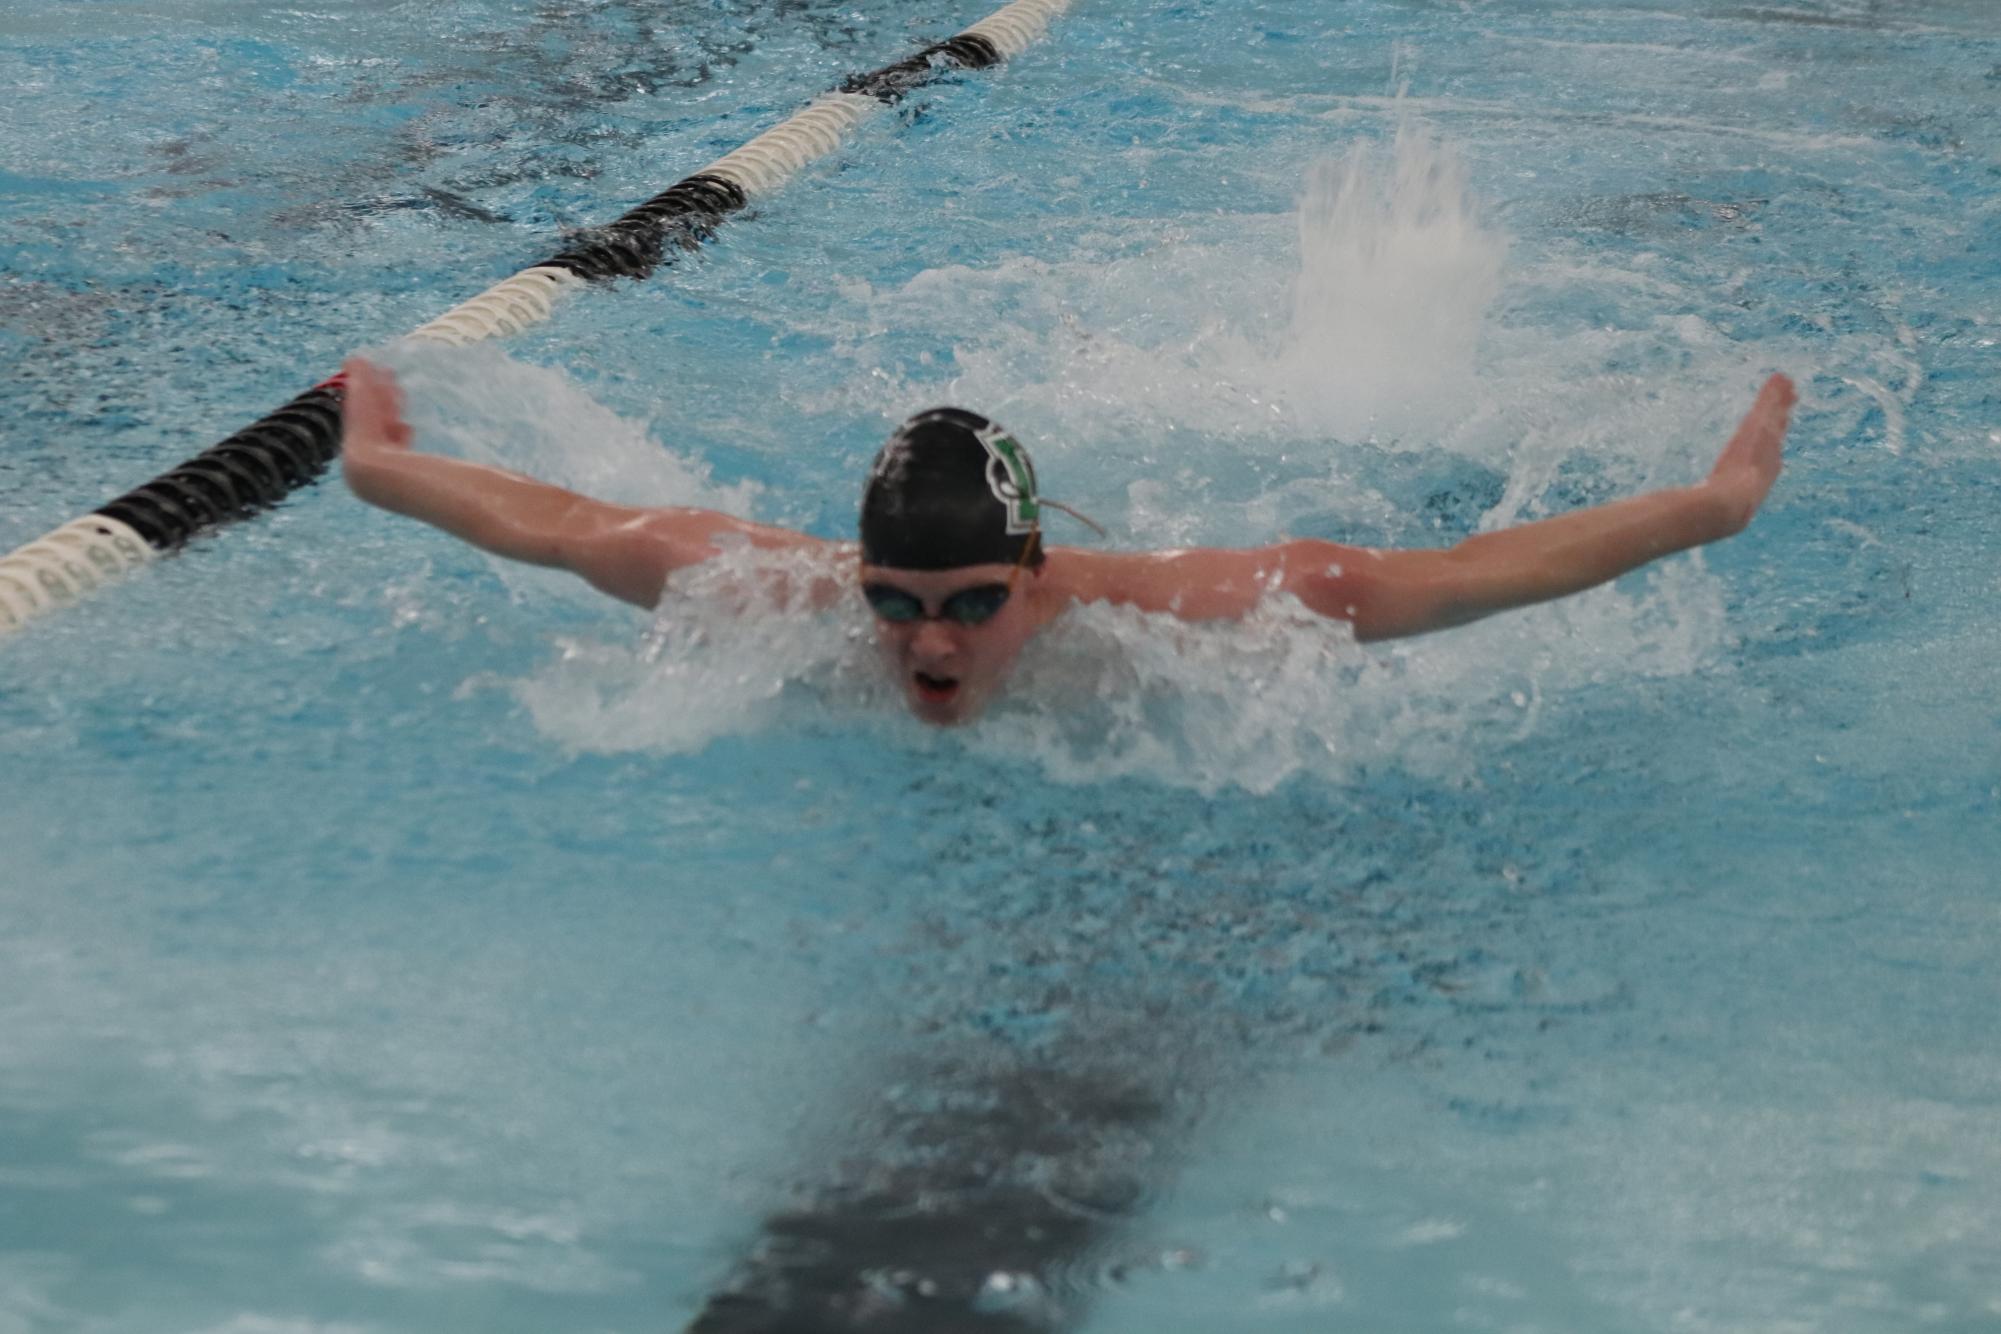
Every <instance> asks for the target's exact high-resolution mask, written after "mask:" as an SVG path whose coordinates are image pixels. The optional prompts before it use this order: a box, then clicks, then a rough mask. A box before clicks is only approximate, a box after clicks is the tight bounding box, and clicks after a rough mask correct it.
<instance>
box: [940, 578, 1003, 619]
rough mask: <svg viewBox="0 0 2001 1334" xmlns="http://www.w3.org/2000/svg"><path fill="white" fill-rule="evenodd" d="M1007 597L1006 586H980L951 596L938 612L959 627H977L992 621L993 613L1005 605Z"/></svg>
mask: <svg viewBox="0 0 2001 1334" xmlns="http://www.w3.org/2000/svg"><path fill="white" fill-rule="evenodd" d="M1007 596H1008V589H1007V585H1006V584H981V585H980V586H979V587H978V588H968V589H965V590H963V591H961V592H958V593H954V594H952V596H951V597H948V598H946V599H945V603H944V605H943V606H941V607H939V608H938V612H939V614H940V615H942V616H944V617H945V618H946V619H947V620H952V621H957V622H958V623H959V624H960V625H978V624H979V623H980V622H982V621H990V620H992V619H993V617H994V613H995V612H997V611H999V610H1000V609H1001V608H1002V607H1005V606H1006V605H1007Z"/></svg>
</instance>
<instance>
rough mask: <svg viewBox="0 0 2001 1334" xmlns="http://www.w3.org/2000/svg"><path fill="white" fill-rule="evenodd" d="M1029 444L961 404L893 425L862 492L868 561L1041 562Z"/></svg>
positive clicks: (929, 564)
mask: <svg viewBox="0 0 2001 1334" xmlns="http://www.w3.org/2000/svg"><path fill="white" fill-rule="evenodd" d="M1041 517H1042V514H1041V505H1040V503H1039V500H1038V498H1037V496H1036V491H1035V468H1034V466H1033V465H1032V464H1030V463H1029V461H1028V451H1027V450H1025V449H1023V448H1022V447H1021V445H1020V443H1019V442H1018V441H1016V440H1015V438H1014V437H1013V436H1011V435H1009V434H1008V433H1007V432H1006V431H1004V430H1002V429H1001V428H1000V427H998V426H996V425H995V424H994V423H992V422H990V421H988V420H987V419H986V418H985V417H982V416H980V414H979V413H977V412H967V411H965V410H964V409H963V408H933V409H931V410H930V411H929V412H920V413H918V414H917V415H916V416H915V417H912V418H911V419H910V420H909V421H907V422H905V423H903V425H901V426H899V427H897V428H896V434H895V435H892V436H891V437H890V438H889V443H888V444H886V445H884V446H883V447H882V452H881V453H879V454H877V455H876V456H875V466H874V467H872V468H871V469H869V477H868V486H867V488H866V489H865V490H863V492H862V524H861V527H862V559H863V560H864V561H866V562H867V563H868V564H870V565H885V566H889V567H890V568H892V569H900V570H951V569H957V568H958V567H960V566H962V565H1014V564H1017V563H1026V564H1029V565H1039V564H1041V562H1042V543H1041V540H1040V532H1039V529H1040V524H1041Z"/></svg>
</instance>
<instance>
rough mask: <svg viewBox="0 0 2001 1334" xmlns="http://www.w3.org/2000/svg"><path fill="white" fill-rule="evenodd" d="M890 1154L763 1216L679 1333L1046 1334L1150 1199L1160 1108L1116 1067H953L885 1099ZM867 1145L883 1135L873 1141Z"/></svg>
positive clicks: (1167, 1109)
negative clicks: (747, 1246)
mask: <svg viewBox="0 0 2001 1334" xmlns="http://www.w3.org/2000/svg"><path fill="white" fill-rule="evenodd" d="M884 1103H885V1106H884V1108H883V1109H882V1111H881V1112H880V1113H879V1115H880V1118H881V1124H880V1126H879V1127H878V1129H879V1131H880V1136H879V1141H880V1142H882V1143H885V1144H886V1145H889V1146H892V1152H893V1153H894V1154H895V1158H894V1160H891V1159H889V1158H887V1157H883V1158H877V1159H873V1160H863V1161H859V1162H854V1163H848V1164H843V1165H842V1167H841V1169H840V1170H839V1171H838V1172H837V1173H836V1176H835V1180H834V1181H833V1182H831V1183H828V1184H824V1185H821V1186H819V1187H817V1188H816V1189H815V1192H814V1194H813V1195H812V1197H811V1198H810V1199H809V1200H808V1201H806V1202H805V1203H803V1204H802V1205H800V1206H799V1207H796V1208H788V1209H783V1210H780V1211H777V1212H775V1213H773V1214H772V1215H770V1216H769V1217H768V1218H767V1219H766V1220H765V1222H764V1225H763V1231H762V1235H761V1236H760V1238H759V1240H758V1242H757V1245H756V1247H755V1250H754V1253H753V1254H752V1256H751V1257H750V1258H749V1259H748V1260H746V1261H745V1262H744V1263H743V1264H742V1265H741V1266H740V1267H739V1269H738V1270H737V1271H736V1273H734V1274H733V1275H732V1276H731V1277H730V1278H729V1279H728V1281H727V1282H726V1283H725V1284H724V1285H723V1286H722V1287H721V1289H720V1290H719V1291H717V1292H716V1293H714V1294H713V1295H712V1296H711V1297H710V1298H709V1299H708V1301H707V1302H706V1304H705V1305H704V1306H703V1309H702V1311H701V1313H700V1314H699V1315H698V1316H697V1317H696V1318H695V1320H694V1321H693V1322H692V1323H691V1324H689V1325H688V1326H686V1334H846V1332H848V1331H855V1332H860V1331H869V1332H870V1334H960V1332H961V1331H963V1332H964V1334H1047V1332H1048V1331H1053V1330H1060V1329H1065V1328H1069V1327H1072V1326H1073V1325H1074V1324H1075V1323H1076V1322H1077V1320H1078V1319H1079V1318H1080V1316H1081V1315H1082V1309H1081V1308H1082V1307H1083V1306H1084V1305H1085V1303H1086V1302H1087V1301H1088V1299H1089V1297H1090V1292H1089V1288H1090V1287H1091V1286H1092V1284H1091V1283H1090V1281H1089V1279H1088V1278H1085V1279H1081V1280H1080V1279H1079V1278H1078V1277H1077V1276H1078V1275H1086V1274H1088V1273H1089V1271H1090V1266H1091V1265H1092V1263H1093V1257H1094V1256H1095V1255H1096V1254H1097V1253H1098V1252H1100V1251H1101V1250H1102V1249H1103V1248H1104V1247H1105V1246H1106V1244H1107V1243H1108V1242H1109V1241H1111V1240H1112V1238H1113V1236H1114V1234H1115V1233H1116V1231H1117V1229H1118V1228H1119V1227H1120V1225H1122V1224H1124V1223H1126V1222H1128V1221H1129V1220H1131V1219H1132V1218H1133V1217H1134V1216H1135V1214H1136V1213H1137V1211H1138V1209H1139V1208H1140V1206H1141V1205H1142V1204H1143V1203H1144V1202H1145V1201H1146V1199H1147V1198H1148V1197H1149V1196H1150V1195H1151V1194H1152V1193H1153V1192H1154V1190H1155V1189H1157V1183H1154V1182H1153V1181H1151V1180H1150V1178H1149V1176H1148V1174H1147V1173H1148V1169H1149V1168H1151V1169H1153V1171H1155V1172H1157V1171H1159V1170H1160V1167H1161V1163H1160V1158H1161V1153H1160V1148H1159V1144H1158V1142H1157V1141H1158V1140H1159V1139H1161V1138H1163V1137H1168V1136H1171V1135H1173V1133H1174V1130H1175V1125H1176V1121H1177V1118H1176V1117H1174V1116H1173V1115H1172V1111H1173V1108H1172V1106H1171V1104H1170V1103H1169V1101H1168V1100H1166V1099H1163V1098H1162V1097H1161V1096H1160V1095H1159V1094H1158V1093H1157V1092H1156V1091H1155V1090H1154V1089H1152V1088H1150V1087H1148V1084H1147V1082H1146V1081H1143V1080H1140V1079H1138V1078H1135V1077H1133V1076H1131V1075H1129V1074H1125V1073H1117V1074H1114V1073H1109V1072H1101V1071H1084V1072H1078V1071H1068V1070H1063V1069H1058V1068H1055V1067H1054V1066H1053V1065H1050V1064H1036V1065H1024V1064H1011V1065H1010V1066H1009V1067H1008V1068H1004V1069H1001V1070H992V1069H986V1070H949V1071H945V1072H943V1073H942V1076H940V1075H937V1074H935V1072H934V1079H933V1080H932V1081H929V1086H928V1087H918V1086H915V1085H904V1086H898V1087H897V1088H895V1089H892V1090H889V1091H887V1092H886V1094H885V1098H884ZM871 1138H878V1137H877V1136H871Z"/></svg>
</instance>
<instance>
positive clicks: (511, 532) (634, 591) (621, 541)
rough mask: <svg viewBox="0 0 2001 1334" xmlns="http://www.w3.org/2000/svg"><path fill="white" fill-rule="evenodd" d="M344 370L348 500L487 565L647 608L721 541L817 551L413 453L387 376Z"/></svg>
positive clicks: (707, 517) (778, 536)
mask: <svg viewBox="0 0 2001 1334" xmlns="http://www.w3.org/2000/svg"><path fill="white" fill-rule="evenodd" d="M344 370H345V372H346V399H345V402H344V404H343V407H342V436H341V466H342V471H343V472H344V473H345V474H346V477H347V483H348V485H349V486H350V487H352V488H353V489H354V493H355V494H356V495H358V496H360V497H361V498H362V499H363V500H366V501H369V502H370V503H372V504H376V505H380V506H382V507H383V508H384V509H388V510H394V511H395V512H396V513H398V514H407V515H409V516H410V517H411V518H413V519H421V520H422V521H423V522H425V523H428V524H430V525H432V526H433V527H436V528H442V529H444V530H445V531H446V532H448V533H450V534H452V535H453V536H454V537H458V538H461V539H463V540H465V541H467V542H470V543H472V544H473V545H474V546H476V547H480V548H482V549H483V550H486V551H491V552H493V553H494V554H495V555H497V556H505V557H507V558H508V559H510V560H518V561H525V562H527V563H529V564H532V565H548V566H554V567H556V568H558V569H565V570H569V571H571V572H572V573H575V574H578V575H581V576H582V577H583V578H585V579H587V580H589V581H590V582H591V584H592V585H594V586H595V587H597V588H599V589H601V590H603V591H604V592H606V593H609V594H611V595H612V596H613V597H617V598H622V599H624V600H625V601H627V602H631V603H635V604H637V605H638V606H641V607H646V608H649V609H650V608H652V607H653V606H655V605H656V604H658V603H659V601H660V594H661V591H662V590H663V589H664V588H665V587H666V582H667V576H668V575H669V574H671V573H672V572H673V571H675V570H677V569H680V568H682V567H684V566H688V565H694V564H697V563H698V562H701V561H704V560H707V559H709V558H710V557H711V556H714V555H717V554H718V553H719V552H720V550H721V549H722V548H721V545H720V544H721V543H724V542H728V541H730V540H732V539H734V540H737V541H741V542H746V543H748V544H750V545H752V546H759V547H790V546H805V545H824V544H822V543H820V542H819V540H818V539H816V538H810V537H807V536H806V535H805V534H803V533H795V532H791V531H789V530H787V529H783V528H770V527H766V526H764V525H762V524H754V523H749V522H747V521H745V520H742V519H737V518H733V517H732V516H730V515H727V514H720V513H717V512H716V511H714V510H702V509H645V508H639V507H635V506H630V505H613V504H609V503H607V502H605V501H601V500H593V499H592V498H591V497H589V496H584V495H579V494H577V493H576V492H574V491H566V490H564V489H563V488H562V487H559V486H551V485H549V484H548V483H546V482H538V481H536V480H535V479H534V478H532V477H524V476H522V475H521V474H519V473H513V472H508V471H506V470H505V469H501V468H491V467H488V466H486V465H485V464H480V463H471V462H468V461H467V460H464V459H453V458H444V457H441V456H439V455H436V454H419V453H416V452H414V451H412V450H411V448H410V426H409V423H407V422H406V421H404V420H403V403H402V393H401V391H400V390H399V389H398V388H397V385H396V380H395V377H394V376H392V375H391V374H390V373H389V372H388V371H386V370H384V369H382V368H381V367H379V366H375V365H373V364H371V363H369V362H367V361H363V360H362V359H361V358H359V357H351V358H349V359H348V362H347V365H346V366H345V367H344Z"/></svg>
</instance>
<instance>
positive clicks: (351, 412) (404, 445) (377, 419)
mask: <svg viewBox="0 0 2001 1334" xmlns="http://www.w3.org/2000/svg"><path fill="white" fill-rule="evenodd" d="M341 372H342V374H343V376H344V377H345V389H344V391H343V394H342V401H341V423H342V445H343V447H344V448H347V449H408V448H409V447H410V424H409V423H408V422H406V421H404V420H403V390H402V388H401V387H400V386H398V385H397V383H396V377H395V376H394V375H391V374H390V373H389V372H388V371H387V370H385V369H384V368H382V367H380V366H377V365H376V364H375V363H374V362H371V361H365V360H363V359H362V358H360V357H349V358H348V359H347V361H346V362H345V363H343V364H342V366H341Z"/></svg>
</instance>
